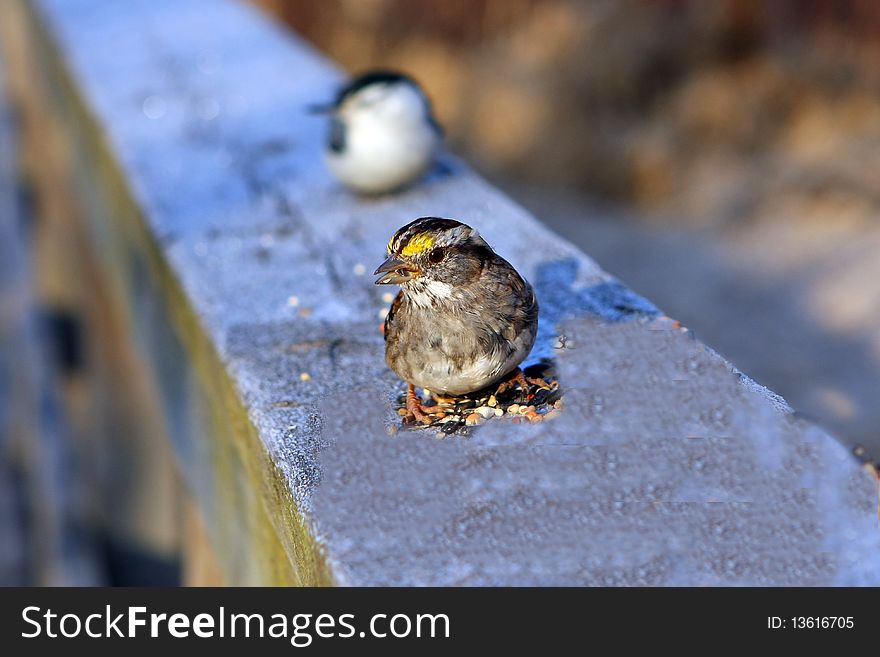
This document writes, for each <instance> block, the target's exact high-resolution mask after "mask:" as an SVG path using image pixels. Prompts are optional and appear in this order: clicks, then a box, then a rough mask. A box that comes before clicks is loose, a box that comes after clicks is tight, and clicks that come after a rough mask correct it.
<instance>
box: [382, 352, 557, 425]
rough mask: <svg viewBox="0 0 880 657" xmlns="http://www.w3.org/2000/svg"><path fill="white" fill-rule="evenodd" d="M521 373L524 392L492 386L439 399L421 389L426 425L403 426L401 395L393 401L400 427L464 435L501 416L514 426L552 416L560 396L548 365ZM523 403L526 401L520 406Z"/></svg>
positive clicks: (402, 397)
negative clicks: (524, 380)
mask: <svg viewBox="0 0 880 657" xmlns="http://www.w3.org/2000/svg"><path fill="white" fill-rule="evenodd" d="M524 373H525V375H526V377H527V379H528V390H526V391H522V390H520V388H519V386H513V387H512V388H510V389H508V390H505V391H503V392H501V393H498V394H496V393H495V390H494V389H495V388H497V386H493V387H492V388H490V389H489V390H478V391H476V392H472V393H470V394H468V395H462V396H460V397H441V396H436V395H433V394H432V393H431V392H430V391H428V390H423V391H422V392H423V395H424V396H423V398H422V399H423V403H424V404H425V408H426V410H428V411H429V415H428V419H429V422H428V424H414V423H406V419H405V418H406V417H407V416H408V415H409V414H408V412H407V410H406V394H404V393H401V394H400V396H399V397H398V399H397V414H398V415H399V416H400V417H401V418H404V422H405V424H404V425H403V426H405V427H406V428H411V429H422V428H430V427H434V428H435V429H438V430H439V431H440V432H441V433H442V434H443V435H454V434H460V435H468V434H469V433H470V431H471V430H472V427H478V426H480V425H482V424H485V423H486V422H487V421H489V420H491V419H495V418H501V417H504V416H505V415H507V416H509V417H510V419H511V421H512V422H513V423H514V424H521V423H523V422H529V423H538V422H541V421H543V420H544V419H550V418H553V417H556V416H557V415H558V414H559V409H560V408H561V407H562V399H561V396H562V393H561V391H560V389H559V382H558V381H557V380H556V375H555V373H554V372H553V369H552V366H551V365H550V364H547V363H539V364H538V365H533V366H531V367H528V368H526V370H525V372H524ZM524 400H528V401H527V402H526V403H523V402H524ZM432 402H433V403H432ZM505 409H506V411H505Z"/></svg>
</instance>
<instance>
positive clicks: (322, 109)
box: [306, 103, 336, 114]
mask: <svg viewBox="0 0 880 657" xmlns="http://www.w3.org/2000/svg"><path fill="white" fill-rule="evenodd" d="M335 109H336V106H335V105H334V104H333V103H315V104H314V105H307V106H306V112H307V113H308V114H332V113H333V112H334V110H335Z"/></svg>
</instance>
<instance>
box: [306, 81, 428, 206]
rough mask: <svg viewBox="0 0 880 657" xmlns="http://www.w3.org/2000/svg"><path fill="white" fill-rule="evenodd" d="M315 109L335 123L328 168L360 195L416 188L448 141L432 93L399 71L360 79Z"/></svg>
mask: <svg viewBox="0 0 880 657" xmlns="http://www.w3.org/2000/svg"><path fill="white" fill-rule="evenodd" d="M311 110H312V112H313V113H320V114H326V115H328V116H329V119H330V127H329V131H328V134H327V142H326V149H325V159H326V162H327V165H328V167H329V168H330V170H331V171H332V172H333V174H334V175H335V176H336V177H337V178H338V179H339V180H340V181H341V182H342V183H343V184H344V185H345V186H346V187H348V188H349V189H351V190H352V191H354V192H357V193H360V194H370V195H376V194H384V193H388V192H393V191H397V190H399V189H401V188H403V187H406V186H408V185H410V184H411V183H413V182H414V181H415V180H417V179H418V178H419V177H420V176H421V175H422V174H424V173H425V172H426V171H427V170H428V168H429V167H430V166H431V164H432V163H433V162H434V159H435V157H436V153H437V150H438V148H439V147H440V145H441V144H442V141H443V130H442V129H441V128H440V125H439V123H438V122H437V120H436V118H435V117H434V113H433V110H432V108H431V102H430V100H428V97H427V95H426V94H425V92H424V91H423V90H422V88H421V87H420V86H419V84H418V83H417V82H416V81H415V80H414V79H413V78H411V77H410V76H408V75H406V74H404V73H400V72H397V71H391V70H374V71H368V72H366V73H363V74H361V75H358V76H357V77H355V78H354V79H352V80H351V81H350V82H349V83H348V84H347V85H345V86H344V87H343V88H342V89H340V90H339V92H338V93H337V94H336V98H335V99H334V100H333V102H331V103H328V104H326V105H314V106H312V107H311Z"/></svg>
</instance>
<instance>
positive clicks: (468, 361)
mask: <svg viewBox="0 0 880 657" xmlns="http://www.w3.org/2000/svg"><path fill="white" fill-rule="evenodd" d="M387 253H388V257H387V259H386V260H385V261H384V262H383V263H382V264H381V265H379V267H378V268H377V269H376V271H375V272H374V275H378V274H381V275H380V276H379V278H377V279H376V281H375V282H376V284H377V285H399V286H400V291H399V292H398V294H397V296H396V298H395V299H394V301H393V303H392V304H391V308H390V309H389V311H388V314H387V315H386V316H385V324H384V337H385V361H386V362H387V364H388V366H389V367H390V368H391V369H392V370H393V371H394V372H395V373H396V374H397V375H398V376H399V377H400V378H402V379H403V380H404V381H406V382H407V384H408V387H407V393H406V413H407V415H406V420H407V421H410V422H419V423H424V424H430V422H431V419H430V417H429V415H430V414H431V412H432V410H431V409H432V408H434V407H431V406H427V407H426V406H424V405H422V403H421V401H420V400H419V398H418V397H417V395H416V392H415V388H416V387H419V388H422V389H426V390H429V391H431V393H434V394H436V393H439V394H441V395H452V396H461V395H466V394H468V393H471V392H475V391H477V390H482V389H484V388H487V387H489V386H491V385H493V384H496V383H497V384H499V387H498V390H497V391H496V393H497V392H501V391H503V390H505V389H509V388H511V387H513V386H515V385H517V384H518V385H519V387H520V389H521V391H522V392H523V393H524V394H525V393H527V391H528V384H527V381H526V379H525V376H524V375H523V372H522V370H521V369H520V368H519V365H520V363H522V361H523V360H524V359H525V358H526V357H527V356H528V354H529V352H530V351H531V349H532V347H533V346H534V343H535V337H536V335H537V332H538V299H537V297H536V296H535V292H534V290H533V289H532V286H531V285H530V284H529V283H528V281H526V280H525V279H524V278H523V277H522V276H520V274H519V273H518V272H517V271H516V269H514V267H513V266H512V265H511V264H510V263H509V262H507V260H505V259H504V258H502V257H501V256H499V255H498V254H496V253H495V252H494V251H493V250H492V248H491V247H490V246H489V245H488V244H487V243H486V241H485V240H484V239H483V238H482V237H481V236H480V234H479V232H478V231H477V230H475V229H474V228H471V227H470V226H468V225H467V224H464V223H462V222H460V221H457V220H455V219H445V218H441V217H421V218H419V219H416V220H414V221H412V222H410V223H408V224H407V225H405V226H403V227H402V228H400V229H399V230H398V231H397V232H396V233H394V236H393V237H392V238H391V240H390V241H389V242H388V246H387Z"/></svg>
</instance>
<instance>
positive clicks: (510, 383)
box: [495, 367, 547, 401]
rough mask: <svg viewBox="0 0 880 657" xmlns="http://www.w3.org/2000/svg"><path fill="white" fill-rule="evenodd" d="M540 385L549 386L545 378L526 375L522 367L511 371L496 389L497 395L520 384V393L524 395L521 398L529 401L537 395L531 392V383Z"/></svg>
mask: <svg viewBox="0 0 880 657" xmlns="http://www.w3.org/2000/svg"><path fill="white" fill-rule="evenodd" d="M530 383H531V384H532V385H536V386H540V387H542V388H544V387H546V386H547V383H546V382H545V381H544V380H543V379H531V378H528V377H526V375H525V374H523V371H522V370H521V369H520V368H518V367H517V368H516V369H515V370H514V371H513V372H511V374H510V376H509V377H508V378H507V379H505V380H504V381H502V382H501V383H499V384H498V388H497V389H496V390H495V396H496V397H497V396H498V395H500V394H502V393H504V392H506V391H507V390H510V389H511V388H513V387H514V386H519V389H520V393H521V395H522V397H521V399H522V400H523V401H528V400H529V399H532V398H533V397H534V396H535V395H533V394H532V393H531V391H530V390H529V384H530Z"/></svg>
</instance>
